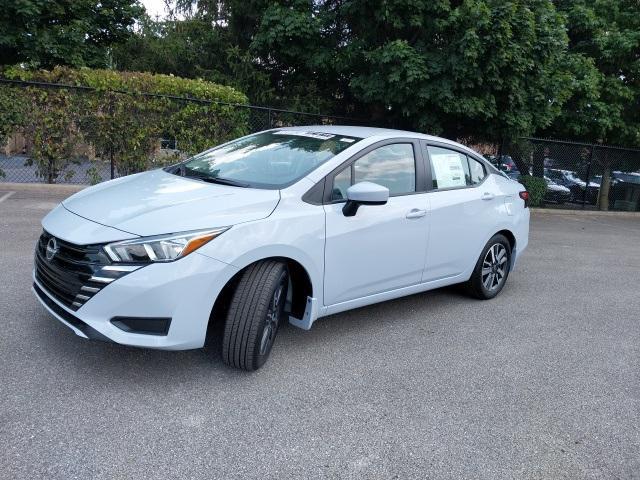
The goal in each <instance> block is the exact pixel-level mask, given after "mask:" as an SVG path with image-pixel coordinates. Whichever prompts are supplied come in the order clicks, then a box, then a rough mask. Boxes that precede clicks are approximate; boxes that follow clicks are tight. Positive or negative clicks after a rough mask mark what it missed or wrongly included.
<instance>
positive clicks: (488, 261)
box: [467, 234, 511, 300]
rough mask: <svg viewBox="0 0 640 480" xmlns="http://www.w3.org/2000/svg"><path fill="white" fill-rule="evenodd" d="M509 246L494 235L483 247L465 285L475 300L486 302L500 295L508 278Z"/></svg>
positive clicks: (502, 236)
mask: <svg viewBox="0 0 640 480" xmlns="http://www.w3.org/2000/svg"><path fill="white" fill-rule="evenodd" d="M510 266H511V244H510V243H509V240H507V238H506V237H505V236H504V235H500V234H498V235H494V236H493V237H492V238H491V240H489V242H487V244H486V245H485V247H484V249H483V250H482V253H481V254H480V258H479V259H478V262H477V263H476V267H475V268H474V270H473V273H472V274H471V278H470V279H469V282H468V284H467V286H468V289H469V292H470V293H471V294H472V295H473V296H474V297H476V298H480V299H482V300H488V299H490V298H493V297H495V296H496V295H498V293H500V291H501V290H502V288H503V287H504V284H505V282H506V281H507V277H508V276H509V267H510Z"/></svg>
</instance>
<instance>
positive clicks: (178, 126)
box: [0, 67, 248, 183]
mask: <svg viewBox="0 0 640 480" xmlns="http://www.w3.org/2000/svg"><path fill="white" fill-rule="evenodd" d="M5 76H7V77H9V78H13V79H21V80H35V81H44V82H53V83H62V84H68V85H74V86H79V87H89V89H86V90H82V89H74V88H51V89H43V88H34V87H4V86H3V87H0V105H7V107H8V110H9V111H10V110H15V113H14V114H13V116H12V117H11V118H12V119H13V123H11V124H9V125H11V128H10V130H11V131H13V132H15V131H22V132H24V133H26V134H27V137H28V138H30V139H33V145H32V151H31V155H30V161H31V162H32V163H35V165H36V171H37V173H38V175H39V176H40V177H42V178H43V179H45V180H46V181H48V182H49V183H53V182H55V181H56V179H57V178H58V177H59V176H60V175H61V174H64V175H66V176H69V175H73V159H74V155H73V148H74V147H75V146H77V145H78V144H80V143H86V144H89V145H91V146H92V147H93V148H94V150H95V153H96V155H97V157H98V159H99V160H100V161H109V162H111V160H112V159H113V162H114V163H115V166H116V169H117V170H118V173H119V174H129V173H135V172H139V171H143V170H146V169H148V168H152V167H153V166H154V164H155V162H157V161H158V159H157V157H156V156H155V155H154V154H155V152H156V150H157V149H158V142H159V139H160V138H161V137H164V136H167V137H171V138H175V139H176V140H177V142H178V146H179V149H180V152H182V154H184V155H188V154H192V153H195V152H197V151H200V150H203V149H204V148H206V147H210V146H212V145H215V144H217V143H221V142H224V141H226V140H228V139H230V138H234V137H237V136H241V135H243V134H245V133H246V132H247V130H248V128H247V112H246V111H244V110H243V109H239V108H232V107H229V106H228V105H226V104H227V103H246V101H247V98H246V97H245V96H244V95H243V94H242V93H240V92H238V91H236V90H234V89H232V88H230V87H225V86H221V85H217V84H213V83H211V82H206V81H204V80H186V79H182V78H178V77H173V76H167V75H152V74H149V73H133V72H115V71H110V70H90V69H80V70H73V69H69V68H62V67H58V68H55V69H54V70H51V71H45V70H38V71H32V70H29V71H27V70H24V69H21V68H11V69H8V70H7V71H6V72H5ZM170 96H174V97H187V98H197V99H200V101H185V100H181V99H174V98H170ZM9 100H13V101H14V103H13V105H14V106H15V107H13V106H12V105H9V103H8V102H9ZM208 101H210V102H208ZM218 102H223V103H218ZM7 130H9V128H7Z"/></svg>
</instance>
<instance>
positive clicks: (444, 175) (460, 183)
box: [428, 146, 487, 189]
mask: <svg viewBox="0 0 640 480" xmlns="http://www.w3.org/2000/svg"><path fill="white" fill-rule="evenodd" d="M428 150H429V161H430V164H431V176H432V178H433V188H436V189H443V188H460V187H471V186H474V185H478V184H479V183H481V182H482V180H484V178H485V177H486V176H487V170H486V168H485V166H484V165H483V164H482V163H481V162H479V161H477V160H475V159H473V158H471V157H469V156H467V155H465V154H464V153H460V152H457V151H455V150H450V149H448V148H442V147H435V146H429V147H428Z"/></svg>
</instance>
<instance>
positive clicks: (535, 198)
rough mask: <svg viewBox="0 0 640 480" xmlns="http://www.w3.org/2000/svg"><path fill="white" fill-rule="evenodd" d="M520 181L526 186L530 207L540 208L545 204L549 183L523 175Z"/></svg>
mask: <svg viewBox="0 0 640 480" xmlns="http://www.w3.org/2000/svg"><path fill="white" fill-rule="evenodd" d="M518 181H519V182H520V183H521V184H522V185H524V187H525V188H526V189H527V192H529V205H531V206H532V207H539V206H541V205H542V203H543V201H544V200H543V199H544V196H545V194H546V193H547V182H546V181H545V179H544V178H540V177H532V176H531V175H522V176H521V177H520V178H519V179H518Z"/></svg>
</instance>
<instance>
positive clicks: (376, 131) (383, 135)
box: [276, 125, 480, 156]
mask: <svg viewBox="0 0 640 480" xmlns="http://www.w3.org/2000/svg"><path fill="white" fill-rule="evenodd" d="M276 130H299V131H309V132H320V133H333V134H335V135H346V136H350V137H357V138H369V137H379V138H380V140H385V139H388V138H396V137H398V138H402V137H410V138H418V139H422V140H427V141H432V142H440V143H447V144H449V145H451V146H454V147H458V148H462V149H464V150H466V151H467V152H471V153H473V154H475V155H476V156H480V154H479V153H478V152H475V151H474V150H472V149H470V148H469V147H467V146H465V145H462V144H460V143H457V142H454V141H453V140H448V139H446V138H441V137H435V136H433V135H426V134H424V133H418V132H410V131H408V130H395V129H393V128H377V127H358V126H352V125H302V126H298V127H282V128H278V129H276Z"/></svg>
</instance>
